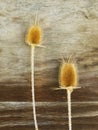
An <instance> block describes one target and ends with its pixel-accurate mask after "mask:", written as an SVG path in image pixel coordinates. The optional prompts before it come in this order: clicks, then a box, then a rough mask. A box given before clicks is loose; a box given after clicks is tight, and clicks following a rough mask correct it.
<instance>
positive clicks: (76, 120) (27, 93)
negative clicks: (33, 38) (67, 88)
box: [0, 0, 98, 130]
mask: <svg viewBox="0 0 98 130" xmlns="http://www.w3.org/2000/svg"><path fill="white" fill-rule="evenodd" d="M37 8H39V22H40V26H41V27H42V28H43V31H44V35H43V45H45V46H46V49H44V48H36V52H35V88H36V100H37V101H38V103H37V113H38V122H39V126H40V130H46V129H47V130H60V129H62V130H65V129H68V128H67V126H68V124H67V123H68V122H67V106H66V102H65V103H64V101H66V92H64V91H63V90H59V91H56V90H54V88H57V87H58V86H59V84H58V69H59V65H60V63H59V62H58V60H59V59H60V57H61V55H62V54H63V55H64V56H65V57H67V56H69V55H70V54H74V56H75V58H76V60H77V65H78V70H79V77H80V78H79V86H81V89H78V90H76V91H74V93H73V94H72V102H73V103H72V107H73V112H72V113H73V130H98V0H54V1H53V0H38V1H37V0H28V1H27V0H0V130H32V129H33V130H34V126H33V121H32V110H31V109H32V108H31V83H30V70H31V69H30V51H31V50H30V47H29V46H28V45H26V44H25V35H26V32H27V29H28V27H29V25H30V24H31V23H33V22H34V15H35V13H36V10H37Z"/></svg>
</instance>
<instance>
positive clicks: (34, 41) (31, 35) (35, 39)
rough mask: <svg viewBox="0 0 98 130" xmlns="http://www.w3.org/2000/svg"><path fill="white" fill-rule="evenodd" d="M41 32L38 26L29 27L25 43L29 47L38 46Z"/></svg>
mask: <svg viewBox="0 0 98 130" xmlns="http://www.w3.org/2000/svg"><path fill="white" fill-rule="evenodd" d="M41 35H42V30H41V28H40V27H39V26H38V25H34V26H32V27H30V29H29V30H28V33H27V36H26V42H27V43H28V44H29V45H38V44H40V42H41V37H42V36H41Z"/></svg>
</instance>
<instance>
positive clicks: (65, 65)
mask: <svg viewBox="0 0 98 130" xmlns="http://www.w3.org/2000/svg"><path fill="white" fill-rule="evenodd" d="M59 84H60V87H63V88H64V87H76V86H77V69H76V66H75V64H74V63H73V62H72V61H71V60H68V62H62V64H61V66H60V72H59Z"/></svg>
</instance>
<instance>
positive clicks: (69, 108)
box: [67, 89, 72, 130]
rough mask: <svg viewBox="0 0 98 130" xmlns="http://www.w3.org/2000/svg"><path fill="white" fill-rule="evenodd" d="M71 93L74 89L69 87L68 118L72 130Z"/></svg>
mask: <svg viewBox="0 0 98 130" xmlns="http://www.w3.org/2000/svg"><path fill="white" fill-rule="evenodd" d="M71 93H72V91H71V90H69V89H67V100H68V120H69V123H68V124H69V130H72V120H71Z"/></svg>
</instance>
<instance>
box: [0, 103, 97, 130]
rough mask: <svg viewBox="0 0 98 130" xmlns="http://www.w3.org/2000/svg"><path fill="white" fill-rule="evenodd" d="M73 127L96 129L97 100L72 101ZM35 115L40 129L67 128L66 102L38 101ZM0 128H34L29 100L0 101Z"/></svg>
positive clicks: (10, 129)
mask: <svg viewBox="0 0 98 130" xmlns="http://www.w3.org/2000/svg"><path fill="white" fill-rule="evenodd" d="M72 112H73V114H72V116H73V129H76V130H81V129H83V130H86V129H87V128H90V129H92V130H93V129H94V130H97V128H98V123H97V120H98V117H97V116H98V102H84V103H81V102H73V103H72ZM37 117H38V122H39V127H40V129H41V130H42V129H43V130H45V129H48V130H49V129H52V130H53V128H55V130H59V129H60V128H62V130H64V129H68V121H67V118H68V117H67V103H66V102H44V103H43V102H38V103H37ZM0 122H1V123H0V129H3V130H4V129H9V130H12V129H15V130H16V129H19V130H20V129H22V130H23V129H25V130H27V129H32V128H33V129H34V126H33V119H32V106H31V102H5V103H4V102H0Z"/></svg>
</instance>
